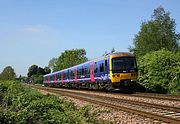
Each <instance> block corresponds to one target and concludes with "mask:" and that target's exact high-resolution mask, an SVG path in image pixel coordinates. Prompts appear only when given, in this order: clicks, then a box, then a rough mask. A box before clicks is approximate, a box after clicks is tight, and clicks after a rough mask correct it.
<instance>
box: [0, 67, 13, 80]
mask: <svg viewBox="0 0 180 124" xmlns="http://www.w3.org/2000/svg"><path fill="white" fill-rule="evenodd" d="M15 78H16V73H15V72H14V69H13V68H12V67H11V66H7V67H5V68H4V70H3V71H2V73H1V74H0V79H1V80H14V79H15Z"/></svg>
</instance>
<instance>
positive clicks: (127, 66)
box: [110, 53, 138, 89]
mask: <svg viewBox="0 0 180 124" xmlns="http://www.w3.org/2000/svg"><path fill="white" fill-rule="evenodd" d="M137 77H138V69H137V63H136V58H135V56H134V55H133V54H131V53H113V54H111V55H110V80H111V83H112V86H113V88H118V89H125V88H132V86H133V85H134V83H135V82H136V80H137Z"/></svg>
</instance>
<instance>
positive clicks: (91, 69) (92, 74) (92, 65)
mask: <svg viewBox="0 0 180 124" xmlns="http://www.w3.org/2000/svg"><path fill="white" fill-rule="evenodd" d="M90 78H91V82H95V79H94V62H91V63H90Z"/></svg>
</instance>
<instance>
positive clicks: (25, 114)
mask: <svg viewBox="0 0 180 124" xmlns="http://www.w3.org/2000/svg"><path fill="white" fill-rule="evenodd" d="M0 123H3V124H25V123H28V124H35V123H36V124H41V123H43V124H65V123H68V124H70V123H73V124H84V123H100V122H98V121H97V120H96V119H95V115H93V114H91V113H90V112H89V107H82V108H80V109H77V108H76V107H75V106H74V104H73V103H71V102H68V101H65V100H64V99H59V98H57V97H56V96H52V95H42V94H40V93H39V92H37V91H36V90H33V89H30V88H25V87H24V86H22V85H21V84H20V83H18V82H15V81H4V82H2V81H0Z"/></svg>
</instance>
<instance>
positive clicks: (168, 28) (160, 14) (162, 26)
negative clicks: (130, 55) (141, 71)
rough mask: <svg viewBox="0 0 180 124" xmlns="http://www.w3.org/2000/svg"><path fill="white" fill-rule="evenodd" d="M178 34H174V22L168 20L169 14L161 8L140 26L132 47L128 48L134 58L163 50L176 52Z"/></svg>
mask: <svg viewBox="0 0 180 124" xmlns="http://www.w3.org/2000/svg"><path fill="white" fill-rule="evenodd" d="M179 39H180V34H179V33H176V23H175V20H174V19H172V18H170V12H166V11H165V10H164V8H163V7H161V6H160V7H158V8H157V9H155V10H154V13H153V15H152V18H151V20H149V21H145V22H143V23H142V24H141V29H140V31H139V33H138V34H137V35H136V36H135V38H134V42H133V44H134V47H131V48H130V51H131V52H134V54H135V55H136V56H141V55H145V54H146V53H148V52H152V51H157V50H160V49H162V48H165V49H167V50H170V51H176V50H178V41H179Z"/></svg>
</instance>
